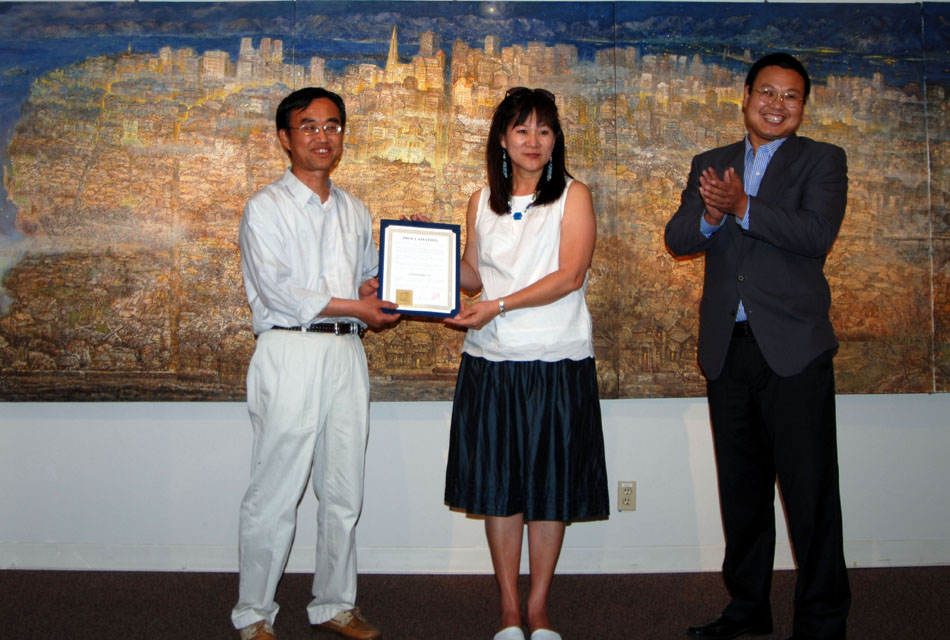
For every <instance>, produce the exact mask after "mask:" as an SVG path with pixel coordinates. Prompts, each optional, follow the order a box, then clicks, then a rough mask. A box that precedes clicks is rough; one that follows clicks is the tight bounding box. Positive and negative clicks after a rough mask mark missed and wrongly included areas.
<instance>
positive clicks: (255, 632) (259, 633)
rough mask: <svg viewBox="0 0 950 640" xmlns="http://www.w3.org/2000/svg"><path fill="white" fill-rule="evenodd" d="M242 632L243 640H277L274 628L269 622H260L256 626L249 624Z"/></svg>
mask: <svg viewBox="0 0 950 640" xmlns="http://www.w3.org/2000/svg"><path fill="white" fill-rule="evenodd" d="M239 631H240V632H241V640H277V636H276V635H275V634H274V627H272V626H270V623H269V622H267V620H260V621H258V622H255V623H254V624H249V625H247V626H246V627H244V628H243V629H239Z"/></svg>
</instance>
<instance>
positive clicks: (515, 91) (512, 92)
mask: <svg viewBox="0 0 950 640" xmlns="http://www.w3.org/2000/svg"><path fill="white" fill-rule="evenodd" d="M523 93H537V94H538V95H542V96H544V97H545V98H547V99H548V100H550V101H551V102H557V101H556V100H555V99H554V94H553V93H551V92H550V91H548V90H547V89H529V88H528V87H512V88H510V89H508V91H505V97H506V98H511V97H518V96H520V95H521V94H523Z"/></svg>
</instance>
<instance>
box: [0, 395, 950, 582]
mask: <svg viewBox="0 0 950 640" xmlns="http://www.w3.org/2000/svg"><path fill="white" fill-rule="evenodd" d="M603 409H604V428H605V435H606V440H607V465H608V473H609V478H610V482H611V486H610V493H611V500H612V501H614V502H615V501H616V483H617V481H618V480H636V481H637V488H638V496H637V497H638V505H637V506H638V509H637V511H635V512H632V513H631V512H625V513H619V512H616V511H615V512H613V513H612V514H611V516H610V519H609V520H608V521H606V522H595V523H580V524H575V525H572V526H570V527H569V528H568V533H567V537H566V540H565V549H564V553H563V555H562V558H561V562H560V565H559V571H561V572H565V573H584V572H595V573H599V572H666V571H706V570H710V571H715V570H718V568H719V564H720V562H721V559H722V550H723V541H722V530H721V527H720V521H719V511H718V502H717V493H716V487H715V463H714V460H713V455H712V444H711V436H710V431H709V426H708V418H707V411H706V403H705V400H704V399H658V400H614V401H604V402H603ZM450 410H451V405H450V403H447V402H427V403H426V402H424V403H379V404H374V405H373V409H372V421H373V424H372V435H371V437H370V445H369V452H368V468H367V484H366V502H365V508H364V515H363V518H362V520H361V522H360V526H359V530H358V531H359V553H360V555H359V562H360V571H363V572H398V573H402V572H418V573H429V572H431V573H453V572H459V573H469V572H489V571H490V565H489V560H488V552H487V549H486V547H485V542H484V536H483V532H482V526H481V522H480V521H478V520H474V519H469V518H466V517H465V516H464V515H461V514H459V513H454V512H450V511H449V510H448V509H447V508H446V507H445V506H444V505H443V503H442V489H443V473H444V464H445V456H446V448H447V442H448V423H449V414H450ZM838 414H839V449H840V458H841V465H840V466H841V475H842V487H841V489H842V499H843V508H844V522H845V540H846V544H845V555H846V557H847V560H848V563H849V564H850V565H851V566H861V567H883V566H897V565H926V564H948V563H950V508H948V507H950V505H948V502H950V501H948V498H947V487H948V486H950V465H947V463H946V457H947V453H948V452H950V420H948V416H950V394H941V395H892V396H839V398H838ZM250 443H251V430H250V425H249V421H248V418H247V414H246V410H245V407H244V405H243V404H241V403H166V404H158V403H141V404H133V403H69V404H52V403H23V404H18V403H3V404H0V487H2V491H0V568H2V569H9V568H43V569H117V570H124V569H129V570H133V569H134V570H191V571H234V570H235V569H236V558H237V551H236V544H237V512H238V505H239V503H240V500H241V496H242V493H243V491H244V488H245V484H246V480H247V475H248V469H249V461H250ZM314 513H315V500H314V498H313V497H312V495H311V494H309V493H308V494H307V496H306V498H305V499H304V501H303V504H302V506H301V509H300V521H299V527H298V532H297V542H296V545H295V547H294V552H293V554H292V555H291V560H290V565H289V569H290V570H291V571H309V570H310V567H311V564H312V557H313V541H314V536H315V528H314V525H313V521H314ZM780 539H782V540H785V539H786V536H785V535H784V534H782V535H781V536H780ZM776 563H777V565H778V566H779V567H786V568H787V567H791V566H792V562H791V554H790V552H789V549H788V545H787V543H784V544H782V545H780V549H779V552H778V557H777V561H776Z"/></svg>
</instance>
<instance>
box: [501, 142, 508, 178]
mask: <svg viewBox="0 0 950 640" xmlns="http://www.w3.org/2000/svg"><path fill="white" fill-rule="evenodd" d="M501 175H503V176H504V177H506V178H507V177H508V154H507V153H506V152H505V150H504V149H502V150H501Z"/></svg>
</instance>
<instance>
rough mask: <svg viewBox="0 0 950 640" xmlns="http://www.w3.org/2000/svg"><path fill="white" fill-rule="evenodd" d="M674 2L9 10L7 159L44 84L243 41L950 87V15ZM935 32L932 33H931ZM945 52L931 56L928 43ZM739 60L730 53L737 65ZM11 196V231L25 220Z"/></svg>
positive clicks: (6, 227)
mask: <svg viewBox="0 0 950 640" xmlns="http://www.w3.org/2000/svg"><path fill="white" fill-rule="evenodd" d="M804 6H807V11H803V10H802V7H803V5H800V4H794V3H780V4H759V3H754V4H753V3H709V2H701V3H690V2H683V3H671V2H620V3H612V2H549V3H543V4H540V3H537V2H323V1H317V0H300V1H298V2H233V3H221V2H218V3H215V2H210V3H192V2H188V3H176V2H167V3H166V2H147V3H129V2H121V3H120V2H90V3H85V2H44V3H19V2H16V3H13V2H0V149H3V150H4V153H3V155H2V158H3V160H4V161H5V149H6V146H7V144H8V143H9V137H10V129H11V127H12V125H13V124H14V123H15V121H16V119H17V118H18V117H19V111H20V106H21V105H22V104H23V102H24V101H25V100H26V98H27V96H28V93H29V87H30V85H31V83H32V82H33V79H34V78H36V77H39V76H41V75H43V74H45V73H47V72H49V71H50V70H52V69H55V68H58V67H62V66H65V65H68V64H71V63H74V62H80V61H82V60H85V59H86V58H88V57H91V56H95V55H101V54H105V53H114V52H118V51H123V50H125V49H126V48H128V47H130V46H131V47H132V48H133V49H134V50H136V51H153V52H155V51H158V49H159V48H160V47H162V46H166V45H170V46H175V47H180V46H189V47H192V48H194V49H195V50H196V51H199V52H201V51H206V50H210V49H221V50H225V51H228V52H230V53H231V55H232V57H235V58H236V56H237V51H238V47H239V44H240V38H241V37H242V36H254V37H255V39H256V38H258V37H261V36H270V37H276V38H281V39H283V40H284V46H285V52H286V54H287V56H288V57H293V58H295V59H297V60H300V61H306V60H308V59H309V57H310V56H312V55H319V56H322V57H325V58H328V65H329V66H330V67H331V68H335V69H336V70H340V69H341V68H342V66H344V65H345V64H347V63H349V62H354V61H358V60H376V61H379V62H382V61H383V60H385V54H386V52H387V50H388V47H389V38H390V35H391V33H392V29H393V27H394V26H395V27H396V28H397V30H398V34H399V41H400V53H401V54H402V55H403V56H411V55H413V54H414V53H415V52H416V49H417V46H418V39H419V34H420V33H422V32H423V31H427V30H431V31H435V32H436V33H438V34H439V35H440V38H441V47H442V49H443V50H444V51H445V52H446V54H447V55H450V54H451V48H452V43H453V42H454V41H455V40H456V39H462V40H463V41H465V42H467V43H468V44H470V45H472V46H481V45H482V44H483V42H484V39H485V36H487V35H496V36H498V37H499V39H500V41H501V43H502V46H509V45H512V44H526V43H528V42H531V41H541V42H544V43H546V44H554V43H570V44H574V45H575V46H577V48H578V51H579V54H580V57H581V59H582V60H589V59H592V58H593V55H594V53H595V52H596V50H598V49H602V48H605V47H611V46H614V45H620V46H637V47H640V48H641V49H642V50H643V52H644V53H661V54H662V53H670V54H686V55H693V54H697V53H698V54H700V55H701V56H703V57H705V58H706V59H707V60H718V61H720V62H721V63H722V64H725V65H727V66H731V67H734V68H735V70H737V71H741V70H742V69H744V67H745V63H744V62H742V61H741V60H740V59H738V56H739V55H740V54H742V52H743V51H744V50H745V49H749V50H750V52H751V54H752V56H753V57H758V56H759V55H762V54H764V53H767V52H769V51H772V50H775V49H777V48H781V49H783V50H788V51H791V52H795V53H798V54H799V55H801V56H802V58H803V59H804V61H805V64H806V66H807V67H808V68H809V71H810V72H811V73H812V75H813V77H814V79H815V80H816V81H818V82H821V81H822V78H824V77H826V76H827V75H829V74H849V75H865V76H866V75H870V73H872V72H874V71H880V72H882V73H884V75H885V78H886V79H887V82H889V83H891V84H894V85H897V86H903V85H905V84H908V83H910V82H916V83H921V82H922V74H923V69H924V66H925V65H926V68H927V70H928V74H930V78H931V81H937V82H940V83H943V84H950V68H948V67H950V54H948V49H950V45H948V43H950V26H948V22H950V4H947V3H924V4H808V5H804ZM922 25H924V26H923V27H922ZM922 43H926V45H927V46H928V47H929V48H930V49H931V51H930V53H929V54H928V55H924V48H923V44H922ZM726 53H728V54H730V55H725V54H726ZM11 207H12V205H11V204H10V203H9V202H7V200H6V194H5V193H4V192H3V188H2V185H0V234H3V233H4V232H9V231H10V228H11V222H12V215H13V211H12V209H11Z"/></svg>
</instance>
